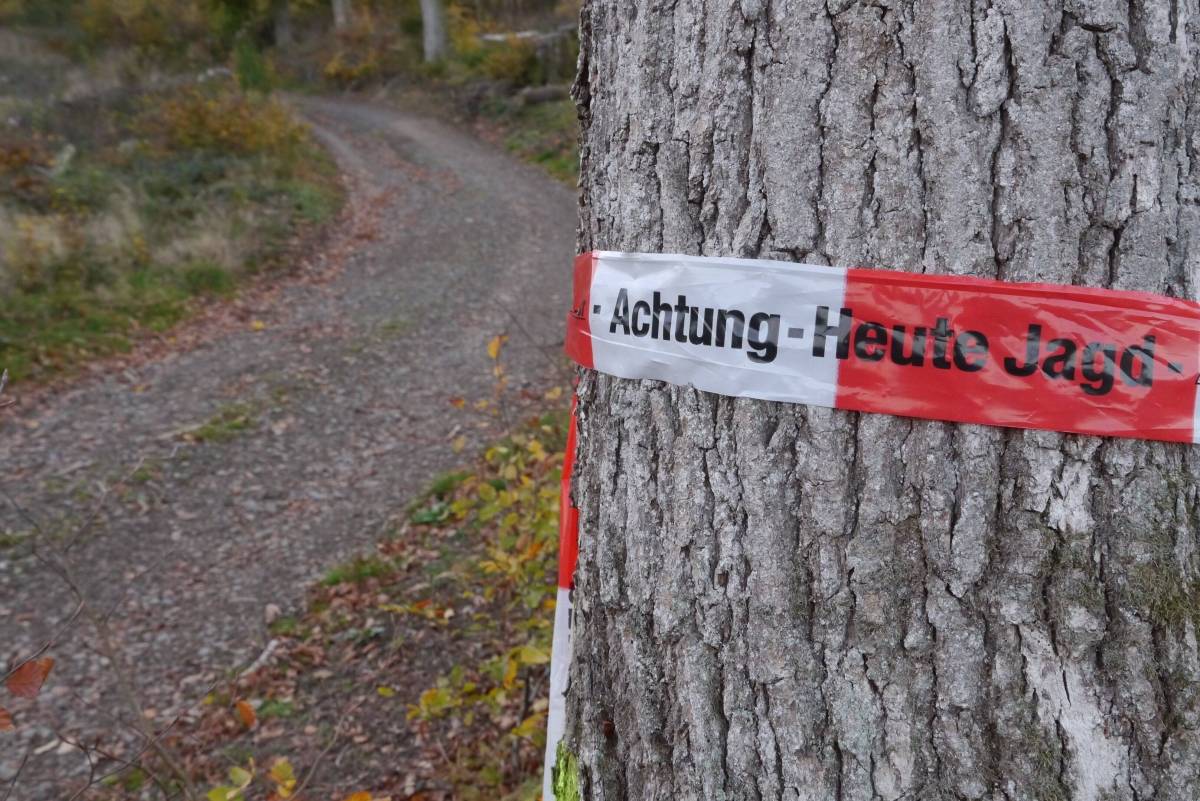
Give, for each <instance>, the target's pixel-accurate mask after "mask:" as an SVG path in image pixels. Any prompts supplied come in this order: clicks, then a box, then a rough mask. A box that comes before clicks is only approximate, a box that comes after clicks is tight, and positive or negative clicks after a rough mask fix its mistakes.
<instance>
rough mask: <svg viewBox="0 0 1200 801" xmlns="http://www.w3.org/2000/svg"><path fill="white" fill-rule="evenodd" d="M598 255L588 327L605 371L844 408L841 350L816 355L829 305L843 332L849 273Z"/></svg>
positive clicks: (741, 262) (810, 267)
mask: <svg viewBox="0 0 1200 801" xmlns="http://www.w3.org/2000/svg"><path fill="white" fill-rule="evenodd" d="M596 255H597V262H596V268H595V272H594V274H593V276H592V289H591V303H592V308H591V309H589V318H588V324H589V327H590V329H591V337H592V339H591V342H592V353H593V357H594V360H595V368H596V369H597V370H599V371H601V372H604V373H608V374H610V375H615V376H618V377H620V378H654V379H659V380H664V381H669V382H671V383H674V384H680V385H689V384H690V385H692V386H694V387H696V388H698V389H702V390H706V391H709V392H718V393H720V394H722V395H732V396H740V397H751V398H759V399H761V400H780V401H789V402H792V403H810V404H814V405H819V406H833V405H834V402H835V400H836V397H837V372H838V360H837V359H836V358H834V354H833V350H834V347H833V346H834V345H835V344H836V343H835V342H834V341H833V338H831V339H830V342H829V347H828V349H827V351H826V354H825V356H824V357H816V356H813V355H812V352H811V351H812V342H813V334H814V332H813V320H814V312H815V310H816V308H817V307H818V306H825V307H827V308H828V309H829V312H828V314H829V324H830V325H837V323H838V321H839V312H840V310H841V307H842V301H843V299H844V298H845V289H846V271H845V270H844V269H843V268H838V267H822V266H814V265H808V264H787V263H783V262H780V263H778V266H776V265H774V264H772V263H771V262H764V261H753V260H749V259H706V258H698V257H686V256H667V255H662V256H660V255H653V254H644V253H639V254H627V253H615V252H611V251H603V252H600V253H598V254H596ZM655 293H657V299H656V297H655ZM656 301H657V302H656ZM756 312H757V313H759V315H758V316H754V315H755V313H756ZM772 326H774V327H775V330H774V331H772V330H771V329H772ZM627 332H628V333H627Z"/></svg>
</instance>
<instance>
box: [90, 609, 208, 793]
mask: <svg viewBox="0 0 1200 801" xmlns="http://www.w3.org/2000/svg"><path fill="white" fill-rule="evenodd" d="M91 617H92V622H93V624H94V625H95V626H96V633H97V634H98V635H99V636H100V651H101V653H102V654H103V655H104V656H105V658H106V659H108V663H109V665H111V667H112V671H113V674H114V675H115V676H116V679H117V692H118V694H119V695H120V696H121V701H122V702H123V703H124V704H125V705H126V706H127V707H128V708H129V711H130V713H131V714H132V715H133V727H134V728H135V729H136V730H137V731H138V732H139V733H140V734H141V735H142V737H144V738H145V740H146V743H147V744H148V745H149V747H150V749H151V750H152V751H154V753H155V755H157V756H158V758H159V759H161V760H162V762H163V764H164V765H166V766H167V769H168V770H170V771H171V773H172V774H174V776H175V778H176V779H178V780H179V783H180V785H181V786H182V787H183V794H184V797H186V798H187V799H189V801H195V799H196V798H197V795H196V788H195V786H194V785H193V784H192V780H191V778H190V777H189V776H188V774H187V771H186V770H184V768H183V766H182V765H180V764H179V760H178V759H177V758H176V756H175V754H173V753H172V752H171V750H170V749H169V748H167V747H166V745H164V744H163V742H162V741H161V740H159V738H158V736H157V735H156V734H155V732H154V727H153V726H151V725H150V721H148V720H147V719H146V715H145V710H144V709H143V708H142V704H141V702H140V701H138V698H137V688H136V687H134V684H133V679H132V678H131V677H130V675H129V671H128V669H127V668H126V666H125V663H124V660H123V659H122V658H121V653H120V651H119V650H118V649H117V645H116V638H115V637H114V636H113V632H112V628H111V627H110V626H109V625H108V618H106V617H102V616H100V615H95V614H93V615H92V616H91Z"/></svg>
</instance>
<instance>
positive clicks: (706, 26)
mask: <svg viewBox="0 0 1200 801" xmlns="http://www.w3.org/2000/svg"><path fill="white" fill-rule="evenodd" d="M1198 31H1200V9H1198V8H1197V2H1196V0H1180V1H1179V2H1171V3H1166V2H1155V1H1154V0H1128V1H1127V0H1121V2H1116V0H1071V2H1067V3H1066V4H1065V7H1064V4H1063V3H1061V2H1035V1H1034V0H1028V1H1027V2H1018V1H1017V0H993V2H991V3H987V2H966V1H965V0H929V1H928V2H923V3H911V2H908V3H905V2H894V1H893V0H882V1H881V2H875V3H873V4H871V5H866V4H862V5H860V4H855V3H851V2H846V1H845V0H829V2H828V4H825V3H822V2H816V1H814V0H773V2H761V1H760V0H742V2H741V3H740V4H736V3H722V2H719V1H718V2H716V3H706V4H700V3H698V2H696V0H680V2H678V3H671V4H667V3H653V4H647V3H636V4H634V3H631V2H628V0H587V2H585V5H584V9H583V14H582V31H581V46H582V55H581V60H580V73H579V79H578V82H577V85H576V97H577V100H578V103H579V107H580V115H581V119H582V122H583V140H582V151H583V152H582V178H581V184H582V192H583V195H582V201H581V212H580V214H581V224H580V231H581V233H580V243H579V244H580V248H581V250H588V249H594V248H595V249H601V248H602V249H610V250H632V251H664V252H682V253H690V254H704V255H727V256H742V257H745V256H751V257H764V258H780V259H789V260H796V261H806V262H809V263H818V264H839V265H864V266H879V267H890V268H896V269H903V270H910V271H923V272H930V273H955V274H963V275H977V276H987V277H997V278H1001V279H1004V280H1009V281H1046V282H1056V283H1067V284H1070V283H1076V284H1086V285H1091V286H1107V287H1113V288H1120V289H1142V290H1148V291H1151V292H1157V293H1164V294H1168V295H1175V296H1180V297H1190V298H1194V297H1195V296H1196V291H1197V288H1196V273H1195V270H1196V263H1197V257H1196V256H1195V255H1193V254H1192V253H1191V237H1192V236H1193V235H1200V216H1198V210H1197V205H1196V203H1197V197H1200V191H1198V190H1200V184H1198V183H1197V179H1196V172H1195V171H1196V170H1197V169H1200V162H1198V161H1197V160H1196V156H1197V155H1198V153H1197V150H1198V149H1200V130H1198V126H1197V122H1198V120H1200V91H1198V90H1197V83H1196V80H1197V68H1196V63H1195V54H1196V53H1197V52H1198V51H1200V34H1198V33H1197V32H1198ZM579 393H580V405H579V413H580V417H579V420H580V447H579V451H578V462H577V467H576V474H575V475H576V478H575V484H574V490H573V493H574V497H575V500H576V502H577V504H578V506H579V509H580V549H581V550H580V561H579V568H578V572H577V574H576V589H575V591H574V600H575V614H574V619H573V623H572V625H573V630H574V663H573V665H572V669H571V678H570V686H569V691H568V723H567V745H568V746H569V747H570V749H571V750H572V751H573V752H574V753H575V754H576V755H577V756H578V762H579V766H580V779H581V782H582V797H583V798H585V799H593V800H595V801H600V800H603V801H611V800H612V799H664V800H665V799H671V800H672V801H678V800H679V799H705V800H706V801H711V800H712V799H804V800H805V801H843V800H844V801H850V800H851V799H854V801H859V800H861V801H869V800H871V799H887V800H889V801H890V800H891V799H901V798H904V799H916V800H917V801H926V800H928V801H933V800H934V799H937V801H948V800H950V799H954V800H956V801H957V800H958V799H988V800H989V801H1000V800H1001V799H1005V800H1006V801H1125V800H1126V799H1128V800H1129V801H1132V799H1151V798H1152V799H1155V800H1156V801H1195V800H1196V799H1200V653H1198V647H1197V625H1200V554H1198V548H1200V536H1198V529H1200V520H1198V514H1197V500H1198V499H1197V485H1198V484H1200V479H1198V475H1200V449H1196V448H1191V447H1186V446H1174V445H1167V444H1161V443H1149V442H1138V441H1130V440H1103V439H1099V438H1092V437H1082V436H1068V435H1060V434H1056V433H1052V432H1033V431H1016V430H1002V429H996V428H987V427H981V426H966V425H950V424H944V423H937V422H922V421H917V420H912V419H906V418H898V417H890V416H883V415H865V414H864V415H858V414H853V413H845V412H838V411H832V410H828V409H823V408H808V407H804V406H796V405H785V404H777V403H766V402H759V401H750V400H734V399H730V398H723V397H717V396H713V395H709V394H706V393H702V392H697V391H694V390H690V389H685V388H674V387H670V386H667V385H664V384H660V383H656V382H651V381H641V382H633V381H622V380H616V379H612V378H609V377H606V376H603V375H596V374H586V375H584V376H583V379H582V381H581V383H580V387H579Z"/></svg>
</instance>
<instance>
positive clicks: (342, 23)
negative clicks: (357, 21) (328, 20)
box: [330, 0, 354, 31]
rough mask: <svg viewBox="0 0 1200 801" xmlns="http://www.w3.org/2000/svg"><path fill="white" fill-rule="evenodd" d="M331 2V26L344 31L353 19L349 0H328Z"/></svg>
mask: <svg viewBox="0 0 1200 801" xmlns="http://www.w3.org/2000/svg"><path fill="white" fill-rule="evenodd" d="M330 2H332V4H333V28H334V30H338V31H344V30H345V29H346V28H348V27H350V24H351V23H352V22H353V21H354V12H353V10H352V9H351V8H350V0H330Z"/></svg>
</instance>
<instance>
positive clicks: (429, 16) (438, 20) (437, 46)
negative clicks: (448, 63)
mask: <svg viewBox="0 0 1200 801" xmlns="http://www.w3.org/2000/svg"><path fill="white" fill-rule="evenodd" d="M421 40H422V44H423V45H424V50H425V62H426V63H429V62H431V61H437V60H438V59H440V58H443V57H445V55H446V8H445V5H444V2H443V0H421Z"/></svg>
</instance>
